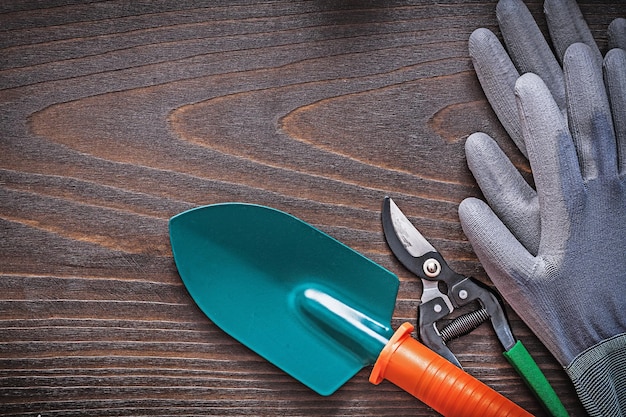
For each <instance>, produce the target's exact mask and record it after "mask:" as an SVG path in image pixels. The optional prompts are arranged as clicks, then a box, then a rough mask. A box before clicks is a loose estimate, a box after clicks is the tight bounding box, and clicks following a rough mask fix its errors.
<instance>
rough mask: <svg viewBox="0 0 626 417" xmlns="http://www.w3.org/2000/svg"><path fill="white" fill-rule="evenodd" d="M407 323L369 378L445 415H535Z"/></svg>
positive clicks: (383, 352)
mask: <svg viewBox="0 0 626 417" xmlns="http://www.w3.org/2000/svg"><path fill="white" fill-rule="evenodd" d="M411 331H413V326H412V325H411V324H410V323H404V324H403V325H402V326H400V328H399V329H398V330H397V331H396V332H395V333H394V335H393V337H392V338H391V339H390V340H389V343H387V345H386V346H385V347H384V349H383V351H382V352H381V353H380V356H379V357H378V360H377V361H376V363H375V364H374V369H373V370H372V374H371V375H370V382H371V383H373V384H376V385H378V384H380V383H381V382H382V380H383V379H387V380H388V381H390V382H392V383H394V384H395V385H397V386H399V387H400V388H402V389H403V390H405V391H407V392H409V393H410V394H412V395H413V396H415V397H417V398H418V399H419V400H421V401H423V402H424V403H425V404H427V405H429V406H430V407H432V408H433V409H434V410H435V411H437V412H439V413H441V414H443V415H444V416H476V417H488V416H494V417H496V416H497V417H504V416H532V414H530V413H528V412H527V411H525V410H524V409H523V408H521V407H520V406H518V405H517V404H515V403H514V402H512V401H511V400H509V399H508V398H506V397H504V396H502V395H501V394H499V393H498V392H496V391H494V390H493V389H491V388H489V387H488V386H487V385H485V384H483V383H482V382H480V381H479V380H477V379H476V378H474V377H473V376H471V375H470V374H468V373H466V372H464V371H463V370H462V369H460V368H458V367H456V366H455V365H453V364H451V363H450V362H448V361H447V360H446V359H444V358H443V357H441V356H439V355H438V354H436V353H435V352H433V351H432V350H430V349H428V348H427V347H426V346H424V345H422V344H421V343H420V342H418V341H417V340H415V339H413V338H412V337H411Z"/></svg>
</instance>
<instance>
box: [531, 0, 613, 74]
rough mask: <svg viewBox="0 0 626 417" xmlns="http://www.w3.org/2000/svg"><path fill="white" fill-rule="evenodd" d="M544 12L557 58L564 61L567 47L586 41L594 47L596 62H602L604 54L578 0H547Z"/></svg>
mask: <svg viewBox="0 0 626 417" xmlns="http://www.w3.org/2000/svg"><path fill="white" fill-rule="evenodd" d="M543 8H544V13H545V15H546V20H547V21H548V30H549V32H550V37H551V38H552V45H553V46H554V49H555V50H556V53H557V58H558V59H559V60H560V61H562V60H563V57H564V56H565V51H566V50H567V48H568V47H569V46H570V45H572V44H574V43H578V42H581V43H585V44H587V46H589V47H590V48H591V49H592V53H593V56H594V59H595V60H596V62H598V63H601V62H602V54H600V50H599V49H598V45H596V41H595V40H594V39H593V35H592V34H591V31H590V30H589V26H587V22H585V19H584V17H583V14H582V13H581V12H580V9H579V8H578V4H576V0H546V1H545V3H544V5H543Z"/></svg>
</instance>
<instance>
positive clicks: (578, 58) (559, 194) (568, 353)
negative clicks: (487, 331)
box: [459, 0, 626, 415]
mask: <svg viewBox="0 0 626 417" xmlns="http://www.w3.org/2000/svg"><path fill="white" fill-rule="evenodd" d="M555 3H556V4H555ZM545 7H546V14H547V15H548V23H549V24H550V32H551V34H553V39H556V42H555V50H556V51H557V53H558V51H559V50H562V49H563V47H564V45H567V44H568V40H572V39H573V40H583V41H585V40H586V43H587V44H588V45H589V44H590V43H591V47H583V46H582V45H576V46H575V47H573V48H572V49H570V50H568V53H567V54H566V56H565V58H564V59H563V61H564V66H565V72H563V71H561V68H560V66H559V65H558V62H557V60H556V58H554V57H553V56H552V53H551V51H550V49H549V47H548V46H547V43H546V42H545V40H543V37H542V35H541V33H540V32H539V30H538V29H537V28H536V25H535V24H534V20H532V17H531V16H530V13H528V11H527V9H526V8H525V7H524V6H523V4H522V3H521V2H519V1H515V0H506V1H501V2H500V3H499V4H498V18H499V21H500V25H501V28H502V32H503V35H504V38H505V40H507V39H508V40H509V41H510V42H507V46H510V47H509V51H510V52H511V54H512V55H513V58H514V61H515V62H516V65H517V66H518V68H520V71H522V72H525V71H530V70H534V71H536V72H538V73H543V75H542V76H543V77H544V78H545V79H546V80H547V82H546V83H545V84H544V82H543V81H542V80H541V79H539V78H538V77H537V76H535V75H531V74H529V75H525V76H523V77H522V78H521V79H519V80H518V75H519V73H518V72H517V69H516V68H515V67H514V65H513V63H512V62H511V60H510V59H509V58H508V55H507V54H506V52H505V51H504V48H502V46H501V45H500V44H499V42H498V41H497V39H496V38H495V35H493V34H491V32H488V31H487V30H486V29H479V30H477V31H476V32H474V34H472V38H471V39H470V53H471V54H472V57H473V59H474V64H475V68H476V71H477V74H478V75H479V79H480V81H481V84H482V86H483V89H484V90H485V93H486V95H487V97H488V98H489V100H490V103H491V104H492V107H494V110H495V111H496V113H497V115H498V117H499V118H500V120H501V122H502V123H503V125H504V126H505V128H507V131H508V132H509V134H510V135H511V137H512V138H513V139H514V140H515V142H516V143H517V144H518V146H519V147H520V149H521V150H522V151H523V152H524V153H525V154H527V155H528V157H529V160H530V163H531V167H532V169H533V175H534V178H535V183H536V186H537V191H536V192H535V190H534V189H532V188H531V187H530V186H529V185H528V184H527V183H526V182H525V181H524V179H523V178H522V177H521V175H520V174H519V173H518V172H517V170H516V169H515V168H514V167H513V165H512V164H511V162H510V161H509V160H508V159H507V158H506V157H505V156H504V154H503V153H502V151H500V149H499V148H498V146H497V145H496V144H495V142H493V140H491V138H489V137H488V136H487V135H484V134H481V133H478V134H474V135H472V136H470V138H468V141H467V144H466V152H467V159H468V164H469V166H470V168H471V169H472V172H473V173H474V175H475V177H476V179H477V181H478V183H479V185H480V187H481V189H482V190H483V193H484V195H485V197H486V198H487V200H488V201H489V202H490V205H491V208H493V211H491V209H490V208H489V207H488V206H486V205H485V204H484V203H482V202H480V201H478V200H475V199H469V200H466V201H464V202H463V203H462V204H461V207H460V209H459V213H460V217H461V221H462V224H463V228H464V230H465V232H466V234H467V235H468V238H469V239H470V241H471V242H472V245H473V247H474V249H475V251H476V253H477V254H478V256H479V258H480V260H481V261H482V262H483V265H484V266H485V269H486V270H487V272H488V273H489V275H490V277H491V278H492V280H493V281H494V283H495V284H496V286H497V287H498V289H499V290H500V291H501V292H502V294H503V295H504V297H505V298H506V299H507V301H509V303H510V304H511V305H512V307H513V308H514V309H515V310H516V311H517V313H518V314H519V315H520V317H522V319H524V321H525V322H526V323H527V324H528V325H529V327H530V328H531V329H532V330H533V331H534V332H535V333H536V334H537V335H538V337H539V338H540V339H541V340H542V341H543V342H544V344H545V345H546V346H547V347H548V348H549V349H550V351H551V352H552V353H553V354H554V355H555V357H556V358H557V359H558V360H559V362H560V363H561V364H562V365H563V366H565V367H566V370H567V372H568V374H569V375H570V377H571V378H572V380H573V382H574V384H575V386H576V389H577V392H578V395H579V398H580V399H581V401H582V402H583V404H584V405H585V407H586V408H587V410H588V411H589V412H590V414H593V415H626V398H625V397H626V392H625V390H626V388H625V387H626V347H625V346H626V336H625V335H624V332H625V331H626V312H624V309H625V307H626V303H625V302H624V301H621V300H622V299H623V298H624V294H626V197H625V195H626V191H625V185H624V183H625V180H624V177H625V170H626V144H625V143H626V123H625V120H626V112H625V111H624V109H625V108H626V73H625V71H626V58H625V57H624V52H623V51H620V50H615V51H611V52H610V53H609V54H608V55H607V58H606V59H605V70H606V73H605V78H606V84H607V90H608V93H609V98H610V102H611V105H612V107H613V112H611V111H610V106H609V103H608V99H607V96H606V90H605V88H604V85H603V83H602V77H601V75H600V74H601V70H600V68H599V62H600V60H601V56H600V55H599V52H598V51H597V47H596V46H595V43H593V41H592V42H589V39H592V38H591V37H590V34H588V29H586V25H585V24H584V20H583V19H582V15H581V14H580V11H579V10H578V9H577V7H576V5H575V3H574V2H571V1H549V2H546V6H545ZM550 16H551V17H550ZM555 16H556V17H555ZM561 16H568V17H572V19H571V20H572V24H571V25H570V26H567V25H563V24H561V25H559V24H555V23H554V22H556V23H562V20H563V19H562V17H561ZM557 17H559V18H557ZM624 22H626V21H625V20H624V19H617V20H615V21H614V22H613V23H612V24H611V26H610V28H609V36H610V37H611V38H610V42H609V43H610V45H613V46H615V45H620V42H621V44H623V43H624V38H625V37H626V30H625V29H624V28H625V27H626V26H625V25H624ZM533 25H534V27H533ZM503 26H504V27H503ZM525 32H526V33H525ZM537 34H538V36H537ZM523 35H528V36H523ZM587 35H588V36H587ZM620 39H621V40H620ZM509 43H511V44H512V45H509ZM556 43H558V44H556ZM535 58H538V59H535ZM546 63H547V64H546ZM503 71H504V72H503ZM511 103H512V104H511ZM566 103H568V104H569V105H568V106H566ZM564 113H567V115H568V116H569V129H568V125H567V121H566V119H565V118H564V117H563V114H564ZM570 132H571V133H570ZM494 212H495V213H497V215H496V214H494Z"/></svg>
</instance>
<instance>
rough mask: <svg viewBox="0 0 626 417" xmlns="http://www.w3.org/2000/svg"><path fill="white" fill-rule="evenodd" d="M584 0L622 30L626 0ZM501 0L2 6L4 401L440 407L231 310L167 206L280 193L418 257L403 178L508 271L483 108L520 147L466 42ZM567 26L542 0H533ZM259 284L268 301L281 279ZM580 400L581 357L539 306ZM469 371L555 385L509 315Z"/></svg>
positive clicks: (438, 218) (323, 223)
mask: <svg viewBox="0 0 626 417" xmlns="http://www.w3.org/2000/svg"><path fill="white" fill-rule="evenodd" d="M596 3H597V2H593V1H591V0H590V1H582V2H581V8H582V10H583V12H584V13H585V15H586V16H587V18H588V21H589V23H590V25H591V28H592V30H593V32H594V35H595V36H596V38H597V40H598V43H599V45H600V46H601V48H606V36H605V32H604V30H605V28H606V26H607V25H608V23H609V22H610V20H612V18H614V17H617V16H618V14H619V13H621V12H623V5H622V4H621V2H620V1H606V2H604V3H603V4H602V5H601V7H598V5H597V4H596ZM494 7H495V1H461V0H447V1H442V2H434V1H425V0H424V1H414V2H402V1H392V2H367V3H362V2H357V1H334V2H318V1H295V2H294V1H273V2H250V1H213V2H200V1H195V0H183V1H166V0H158V1H151V2H132V1H126V0H113V1H71V0H67V1H64V0H54V1H46V2H39V1H32V0H31V1H29V0H22V1H11V2H3V3H2V4H0V48H1V50H0V56H1V61H0V63H1V65H0V88H1V89H0V107H1V110H0V111H1V114H2V117H1V124H2V128H1V130H0V134H1V135H2V136H1V139H0V236H1V240H0V334H1V336H0V414H1V415H12V416H19V415H41V416H53V415H59V416H60V415H63V416H71V415H102V416H113V415H115V416H118V415H220V416H227V415H228V416H245V415H250V416H261V415H263V416H274V415H275V416H278V415H281V416H282V415H290V416H309V415H320V416H321V415H323V416H383V415H388V416H404V415H407V416H409V415H410V416H427V415H433V411H432V410H430V409H429V408H428V407H426V406H424V405H423V404H421V403H419V402H418V401H417V400H415V399H413V398H412V397H410V396H409V395H408V394H405V393H404V392H401V391H400V390H398V389H397V388H395V387H394V386H392V385H390V384H386V383H383V384H382V385H381V386H378V387H374V386H372V385H370V384H369V383H368V382H367V377H368V374H369V369H365V370H363V371H362V372H360V373H359V374H358V375H357V376H356V377H355V378H354V379H353V380H351V381H350V382H348V383H347V384H346V385H345V386H344V387H343V388H342V389H341V390H340V391H338V392H337V393H336V394H335V395H333V396H330V397H319V396H318V395H317V394H315V393H313V392H311V391H310V390H308V389H306V388H305V387H303V386H302V385H300V384H299V383H297V382H295V381H294V380H293V379H291V378H290V377H289V376H286V375H285V374H283V373H282V372H280V371H278V370H277V369H276V368H274V367H273V366H272V365H270V364H268V363H266V362H265V361H263V360H262V359H261V358H259V357H258V356H256V355H255V354H254V353H252V352H250V351H249V350H247V349H246V348H244V347H242V346H241V345H240V344H238V343H237V342H236V341H234V340H233V339H231V338H230V337H229V336H227V335H226V334H224V333H223V332H222V331H220V330H219V329H218V328H217V327H216V326H214V325H213V324H212V323H211V322H210V321H209V320H208V319H207V318H206V317H205V316H204V315H203V314H202V313H201V312H200V311H199V310H198V308H197V307H196V306H195V304H194V303H193V301H192V300H191V298H190V297H189V295H188V293H187V292H186V290H185V288H184V287H183V285H182V283H181V281H180V278H179V276H178V274H177V271H176V268H175V266H174V264H173V260H172V256H171V251H170V246H169V240H168V230H167V220H168V218H169V217H171V216H172V215H174V214H176V213H178V212H181V211H183V210H186V209H189V208H192V207H195V206H198V205H202V204H210V203H218V202H225V201H245V202H251V203H258V204H264V205H270V206H273V207H276V208H278V209H281V210H285V211H287V212H289V213H291V214H293V215H295V216H298V217H300V218H302V219H304V220H306V221H307V222H310V223H312V224H314V225H316V226H318V227H319V228H321V229H322V230H324V231H325V232H327V233H329V234H331V235H332V236H334V237H336V238H337V239H339V240H341V241H342V242H344V243H346V244H347V245H349V246H351V247H353V248H355V249H356V250H358V251H360V252H362V253H363V254H365V255H366V256H368V257H370V258H371V259H373V260H374V261H376V262H378V263H380V264H382V265H383V266H385V267H387V268H389V269H390V270H392V271H394V272H396V273H397V274H398V275H399V278H400V279H401V288H400V294H399V298H398V302H397V308H396V312H395V315H394V325H396V326H397V325H399V324H400V323H401V322H403V321H406V320H408V321H412V322H415V319H416V317H415V315H416V306H417V300H418V299H419V296H420V292H421V287H420V284H419V281H418V280H417V279H416V277H414V276H412V275H411V274H410V273H408V272H406V270H404V269H403V268H402V267H401V266H400V265H399V264H398V263H397V262H396V261H395V259H394V258H393V256H391V254H390V252H389V250H388V248H387V247H386V245H385V243H384V239H383V236H382V230H381V225H380V219H379V215H380V214H379V211H380V206H381V202H382V198H383V196H385V195H387V194H390V195H392V196H394V198H396V199H397V200H398V201H399V204H401V206H402V208H403V210H405V211H406V212H407V213H408V215H409V216H410V217H411V219H412V220H413V221H414V222H415V223H416V224H418V225H419V228H420V229H421V230H422V232H423V233H424V234H425V235H427V236H428V237H429V238H430V239H431V240H432V242H433V243H434V244H435V245H436V246H437V247H438V248H439V249H440V250H441V251H442V252H443V253H444V255H445V256H446V257H447V258H448V259H449V260H450V261H451V264H452V266H453V267H454V268H455V269H457V270H458V271H459V272H461V273H466V274H473V275H474V276H476V277H477V278H479V279H481V280H482V281H484V282H488V278H487V277H486V275H485V273H484V271H483V270H482V269H481V267H480V265H479V264H478V262H477V260H476V257H475V256H474V254H473V252H472V249H471V247H470V245H469V244H468V243H467V241H466V239H465V237H464V235H463V234H462V231H461V228H460V225H459V222H458V217H457V213H456V210H457V206H458V203H459V202H460V201H461V200H462V199H463V198H464V197H467V196H470V195H479V191H478V189H477V187H476V185H475V183H474V181H473V179H472V177H471V174H470V173H469V171H468V169H467V167H466V164H465V161H464V153H463V143H464V139H465V138H466V137H467V136H468V135H469V134H471V133H473V132H474V131H477V130H481V131H485V132H487V133H489V134H491V135H492V136H494V137H495V138H496V139H497V140H498V141H499V143H501V145H502V146H503V148H504V149H505V150H506V152H507V153H508V154H509V155H510V156H511V158H512V159H513V161H514V162H515V164H516V165H517V166H518V167H520V169H522V170H524V171H525V172H528V170H529V169H528V166H527V164H526V162H525V161H524V159H523V157H522V156H521V155H520V154H519V153H518V152H517V151H516V150H515V149H514V148H513V146H512V145H511V144H510V143H509V141H508V140H507V138H506V135H505V134H504V132H503V130H502V128H501V127H500V125H499V124H498V122H497V119H496V118H495V116H494V115H493V113H492V111H491V109H490V108H489V106H488V104H487V103H486V100H485V98H484V96H483V94H482V92H481V90H480V86H479V85H478V82H477V80H476V77H475V74H474V72H473V69H472V66H471V62H470V59H469V57H468V53H467V39H468V37H469V34H470V33H471V32H472V31H473V30H474V29H475V28H477V27H481V26H485V27H489V28H492V29H494V30H497V24H496V21H495V15H494ZM529 7H530V8H531V11H532V12H533V14H534V15H535V16H536V18H537V19H538V21H539V22H540V25H542V27H544V22H543V17H542V15H541V4H539V3H538V2H529ZM259 302H261V303H262V302H263V300H262V299H260V300H259ZM509 316H510V318H511V321H512V326H513V330H514V332H515V334H516V336H517V337H518V338H520V339H522V340H523V341H524V343H525V344H526V346H527V347H528V348H529V350H530V351H531V352H532V353H533V355H534V356H535V359H536V360H537V361H538V363H539V364H540V366H541V367H542V368H543V370H544V372H546V374H547V376H548V378H549V379H550V380H551V381H552V383H553V384H554V386H555V388H556V390H557V392H558V393H559V394H560V395H561V396H562V399H563V401H564V402H565V404H566V406H567V408H568V410H569V411H570V412H571V413H572V415H584V412H583V410H582V408H581V406H580V404H579V403H578V400H577V399H576V397H575V395H574V392H573V389H572V387H571V386H570V383H569V380H568V379H567V377H566V375H565V374H564V372H563V371H562V370H561V369H560V367H559V365H558V363H557V362H556V361H555V360H554V359H553V358H552V356H550V354H549V353H548V352H547V351H546V350H545V348H543V346H542V345H541V344H540V343H539V342H538V340H537V339H536V338H535V337H534V335H533V334H532V333H531V332H530V331H529V330H528V329H527V328H526V327H525V326H524V324H523V323H521V321H520V320H519V318H517V316H516V315H515V314H514V313H513V312H512V311H509ZM451 347H452V350H453V351H454V352H455V353H457V355H458V357H459V358H460V360H461V362H462V363H463V364H464V365H465V367H466V370H467V371H468V372H470V373H471V374H473V375H475V376H476V377H478V378H479V379H481V380H482V381H484V382H486V383H487V384H489V385H490V386H492V387H494V388H495V389H496V390H498V391H500V392H502V393H503V394H504V395H506V396H508V397H509V398H511V399H513V400H514V401H516V402H518V403H519V404H520V405H522V406H523V407H525V408H527V409H528V410H529V411H531V412H533V413H536V414H537V415H542V410H541V409H540V406H539V404H538V403H537V401H536V400H534V399H533V398H532V397H531V395H530V393H529V391H528V390H527V389H526V387H525V386H524V385H523V383H522V382H521V381H520V379H519V377H518V376H517V375H516V374H515V372H514V371H513V370H512V369H511V367H510V366H509V365H508V364H507V363H506V361H505V359H504V358H503V357H502V356H501V354H500V351H501V348H500V346H499V345H498V342H497V339H496V338H495V335H494V334H493V332H492V331H491V330H490V329H489V328H488V327H486V326H482V327H481V328H479V329H478V330H477V331H475V332H474V333H472V334H471V335H469V336H466V337H465V338H463V339H460V340H457V341H454V342H452V343H451Z"/></svg>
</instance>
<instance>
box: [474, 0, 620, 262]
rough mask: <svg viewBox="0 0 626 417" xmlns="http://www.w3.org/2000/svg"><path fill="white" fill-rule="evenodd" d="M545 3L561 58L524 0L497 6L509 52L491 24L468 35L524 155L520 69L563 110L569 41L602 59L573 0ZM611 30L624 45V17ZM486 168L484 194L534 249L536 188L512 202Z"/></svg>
mask: <svg viewBox="0 0 626 417" xmlns="http://www.w3.org/2000/svg"><path fill="white" fill-rule="evenodd" d="M544 8H545V12H546V19H547V21H548V25H549V31H550V33H551V36H552V38H553V43H554V45H555V46H554V50H555V51H556V53H557V57H555V56H554V54H553V52H552V49H551V48H550V46H549V45H548V43H547V42H546V40H545V39H544V37H543V35H542V33H541V31H540V30H539V27H538V26H537V24H536V23H535V21H534V19H533V17H532V15H531V14H530V12H529V11H528V9H527V8H526V6H525V5H524V3H523V2H522V1H521V0H501V1H500V2H499V3H498V5H497V8H496V14H497V18H498V22H499V25H500V29H501V32H502V36H503V38H504V40H505V42H506V45H507V49H508V51H509V53H510V55H511V56H510V57H509V54H507V52H506V51H505V49H504V47H503V46H502V45H501V44H500V42H499V40H498V38H497V37H496V36H495V35H494V34H493V33H492V32H491V31H489V30H488V29H484V28H481V29H477V30H476V31H474V33H472V35H471V36H470V40H469V51H470V55H471V56H472V60H473V63H474V68H475V70H476V74H477V75H478V79H479V80H480V83H481V85H482V87H483V91H484V92H485V95H486V96H487V99H488V100H489V102H490V104H491V107H492V108H493V110H494V111H495V113H496V115H497V116H498V119H499V120H500V122H501V123H502V125H503V126H504V128H505V129H506V131H507V132H508V133H509V136H510V137H511V139H512V140H513V141H514V142H515V144H516V145H517V147H518V148H519V149H520V150H521V151H522V153H523V154H524V155H526V154H527V153H526V145H525V144H524V138H523V136H522V132H521V121H520V118H519V115H518V112H517V105H516V99H515V93H514V86H515V82H516V81H517V79H518V78H519V76H520V74H523V73H527V72H532V73H535V74H537V75H539V76H540V77H541V78H542V79H543V80H544V82H545V83H546V85H547V86H548V88H549V89H550V91H551V93H552V96H553V97H554V99H555V101H556V103H557V105H558V107H559V109H560V110H561V112H563V114H565V112H566V106H565V83H564V79H563V71H562V69H561V66H560V65H559V62H562V55H563V53H564V52H565V49H567V46H569V45H571V44H573V43H576V42H583V43H586V44H587V45H588V46H589V47H590V48H591V49H592V51H593V52H592V53H593V55H594V57H595V59H596V60H597V61H598V62H601V60H602V57H601V54H600V52H599V50H598V47H597V46H596V44H595V42H594V40H593V37H592V35H591V32H590V31H589V28H588V27H587V25H586V23H585V21H584V19H583V17H582V14H581V12H580V10H579V8H578V6H577V4H576V2H575V1H574V0H547V1H546V2H545V6H544ZM608 35H609V45H610V46H611V47H620V48H622V49H626V19H623V18H619V19H615V20H614V21H613V22H612V23H611V24H610V25H609V29H608ZM616 108H617V107H616ZM614 117H615V118H619V120H616V123H618V122H619V123H618V124H620V125H623V124H624V123H626V120H625V119H626V112H621V113H620V114H614ZM476 135H478V136H483V135H484V134H482V133H477V134H476ZM470 139H474V138H473V137H470ZM472 143H473V141H471V140H470V141H469V146H467V147H466V149H467V154H468V162H469V163H470V164H471V159H477V160H478V161H480V158H472V155H471V154H472V153H474V149H473V147H472V146H471V144H472ZM477 152H478V150H477ZM470 168H471V165H470ZM486 169H487V168H486V167H483V168H481V170H482V171H483V175H479V176H476V180H477V182H478V184H479V185H480V187H481V189H482V191H483V194H484V195H485V198H486V199H487V201H488V202H489V203H490V205H491V206H492V208H493V209H494V211H495V212H496V213H497V214H498V216H499V217H500V218H501V219H503V221H504V222H505V223H506V224H507V225H509V227H510V228H513V229H514V232H515V234H516V236H517V237H518V238H519V239H520V241H521V242H522V243H523V244H524V245H525V246H526V247H527V248H528V249H529V251H530V252H531V253H533V254H536V253H537V249H538V248H537V245H538V244H539V234H540V231H539V227H540V226H539V206H538V202H537V200H536V198H535V194H534V191H533V192H530V191H532V190H530V189H529V190H527V191H528V192H524V193H523V194H521V195H519V196H515V197H516V198H518V200H515V201H512V200H510V198H512V197H513V196H509V195H506V194H503V193H501V192H500V185H499V184H498V182H493V181H490V180H489V178H491V177H493V175H498V173H489V172H486ZM475 172H476V171H475ZM483 178H485V180H484V181H483Z"/></svg>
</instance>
